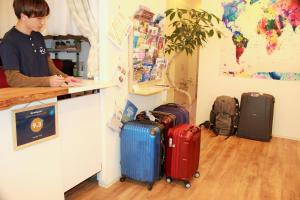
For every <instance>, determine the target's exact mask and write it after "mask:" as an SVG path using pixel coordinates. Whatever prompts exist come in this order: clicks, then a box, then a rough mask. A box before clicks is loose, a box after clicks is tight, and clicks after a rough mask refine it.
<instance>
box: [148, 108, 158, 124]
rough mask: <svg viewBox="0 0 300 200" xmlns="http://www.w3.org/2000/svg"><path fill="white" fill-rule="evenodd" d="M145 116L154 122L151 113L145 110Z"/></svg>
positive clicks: (154, 119)
mask: <svg viewBox="0 0 300 200" xmlns="http://www.w3.org/2000/svg"><path fill="white" fill-rule="evenodd" d="M146 116H147V117H148V118H149V120H150V121H153V122H155V121H156V118H155V117H154V116H153V115H152V113H151V112H150V111H149V110H146Z"/></svg>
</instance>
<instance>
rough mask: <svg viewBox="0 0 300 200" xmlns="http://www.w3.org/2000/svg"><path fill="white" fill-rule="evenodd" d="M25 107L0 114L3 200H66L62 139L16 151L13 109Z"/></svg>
mask: <svg viewBox="0 0 300 200" xmlns="http://www.w3.org/2000/svg"><path fill="white" fill-rule="evenodd" d="M42 102H43V103H50V102H56V99H50V100H43V101H42ZM39 104H40V102H34V103H31V105H32V106H33V105H39ZM31 105H30V106H31ZM25 106H26V105H25V104H22V105H18V106H14V107H12V108H11V109H7V110H2V111H0V199H1V200H25V199H26V200H27V199H30V200H41V199H43V200H54V199H55V200H63V199H64V195H63V189H62V178H61V176H62V174H61V162H60V160H59V159H58V158H59V157H60V140H59V137H58V138H55V139H51V140H49V141H45V142H42V143H39V144H34V145H32V146H30V147H26V148H24V149H20V150H18V151H15V150H14V147H13V135H12V113H11V110H14V109H19V108H23V107H25Z"/></svg>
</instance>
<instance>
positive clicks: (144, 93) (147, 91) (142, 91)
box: [130, 86, 170, 96]
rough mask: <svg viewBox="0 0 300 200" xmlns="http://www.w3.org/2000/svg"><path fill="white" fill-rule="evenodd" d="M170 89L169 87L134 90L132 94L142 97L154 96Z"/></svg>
mask: <svg viewBox="0 0 300 200" xmlns="http://www.w3.org/2000/svg"><path fill="white" fill-rule="evenodd" d="M168 89H170V87H168V86H150V87H144V88H141V87H139V88H133V90H132V91H131V92H130V94H135V95H141V96H150V95H154V94H158V93H161V92H164V91H166V90H168Z"/></svg>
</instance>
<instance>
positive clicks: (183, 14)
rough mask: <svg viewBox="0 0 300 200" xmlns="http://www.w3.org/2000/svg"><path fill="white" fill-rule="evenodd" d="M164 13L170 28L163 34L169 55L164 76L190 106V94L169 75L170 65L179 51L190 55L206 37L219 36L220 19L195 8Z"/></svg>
mask: <svg viewBox="0 0 300 200" xmlns="http://www.w3.org/2000/svg"><path fill="white" fill-rule="evenodd" d="M165 15H166V18H167V19H169V21H170V23H169V27H170V28H171V33H170V34H168V35H165V53H166V54H169V55H171V58H170V60H169V64H168V66H167V70H166V77H167V80H168V82H169V84H170V87H172V88H174V89H175V90H176V91H178V92H181V93H183V94H185V95H187V97H188V102H189V106H190V105H191V103H192V99H191V95H190V94H189V93H188V92H187V91H186V90H183V89H180V88H178V87H177V86H176V85H175V83H174V81H173V80H172V78H171V77H170V66H171V64H172V62H173V61H174V59H175V58H176V57H177V56H178V55H179V54H180V53H182V52H184V53H186V54H187V55H192V54H193V52H194V51H195V50H196V49H198V48H200V47H204V45H205V44H206V43H207V41H208V39H209V38H211V37H213V36H214V35H215V34H216V35H217V37H218V38H221V37H222V35H223V34H222V32H221V31H220V30H218V29H217V28H216V24H219V22H220V19H219V18H218V17H217V16H216V15H214V14H213V13H209V12H207V11H205V10H195V9H180V8H177V9H174V8H172V9H168V10H167V11H165Z"/></svg>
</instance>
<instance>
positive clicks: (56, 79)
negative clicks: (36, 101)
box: [49, 75, 65, 87]
mask: <svg viewBox="0 0 300 200" xmlns="http://www.w3.org/2000/svg"><path fill="white" fill-rule="evenodd" d="M64 83H65V78H63V77H61V76H57V75H53V76H50V77H49V85H50V87H60V86H62V85H63V84H64Z"/></svg>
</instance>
